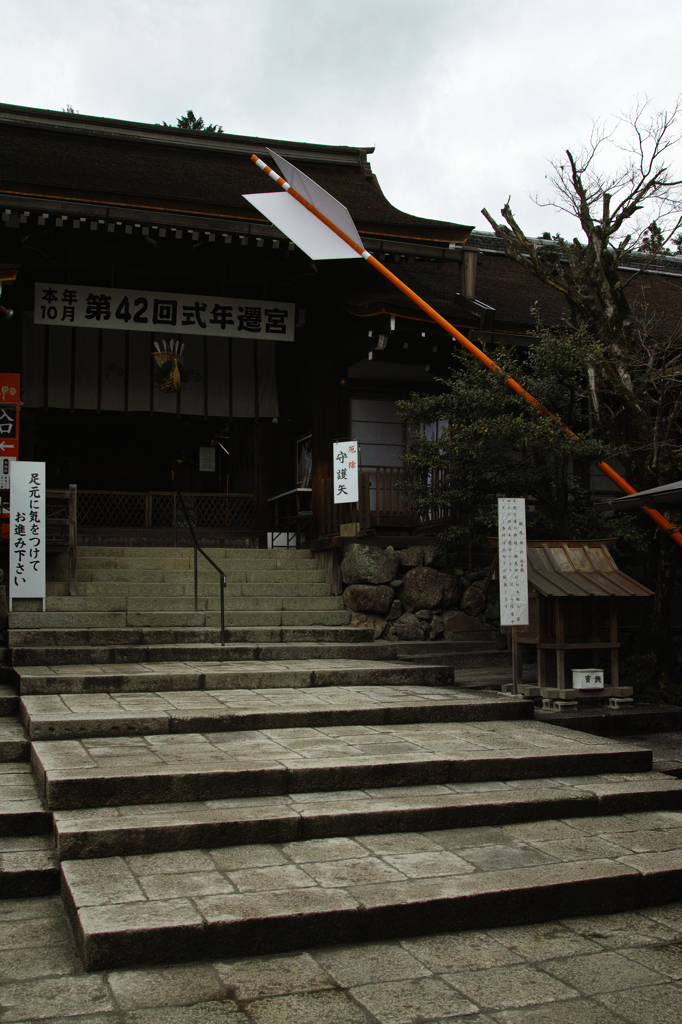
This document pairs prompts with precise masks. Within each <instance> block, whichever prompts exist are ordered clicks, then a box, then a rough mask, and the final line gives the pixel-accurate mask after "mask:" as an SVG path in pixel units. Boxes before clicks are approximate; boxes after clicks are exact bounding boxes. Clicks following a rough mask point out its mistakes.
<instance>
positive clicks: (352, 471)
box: [334, 440, 360, 505]
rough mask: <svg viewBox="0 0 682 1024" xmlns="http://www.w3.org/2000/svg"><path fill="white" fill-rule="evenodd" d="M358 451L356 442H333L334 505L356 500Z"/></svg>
mask: <svg viewBox="0 0 682 1024" xmlns="http://www.w3.org/2000/svg"><path fill="white" fill-rule="evenodd" d="M359 451H360V447H359V445H358V442H357V441H356V440H353V441H335V442H334V504H335V505H341V504H343V503H344V502H346V501H357V500H358V475H359V461H360V460H359V457H358V455H359Z"/></svg>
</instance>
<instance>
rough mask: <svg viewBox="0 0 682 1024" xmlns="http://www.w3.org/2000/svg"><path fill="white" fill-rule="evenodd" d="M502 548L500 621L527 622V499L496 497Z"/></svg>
mask: <svg viewBox="0 0 682 1024" xmlns="http://www.w3.org/2000/svg"><path fill="white" fill-rule="evenodd" d="M497 522H498V544H499V551H500V567H499V574H500V624H501V625H502V626H527V625H528V563H527V557H528V554H527V549H526V502H525V499H524V498H498V499H497Z"/></svg>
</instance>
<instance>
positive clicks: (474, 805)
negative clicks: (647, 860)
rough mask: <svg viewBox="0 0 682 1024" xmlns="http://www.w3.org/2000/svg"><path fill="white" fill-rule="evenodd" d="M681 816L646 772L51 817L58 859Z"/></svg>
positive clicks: (664, 786)
mask: <svg viewBox="0 0 682 1024" xmlns="http://www.w3.org/2000/svg"><path fill="white" fill-rule="evenodd" d="M680 810H682V782H680V781H678V780H677V779H671V778H670V776H668V775H659V774H656V773H654V772H645V773H637V774H619V775H617V776H613V777H610V776H608V775H603V776H597V777H594V778H584V777H577V778H571V777H562V778H560V779H538V780H533V782H532V785H529V784H528V782H518V781H516V780H514V781H511V782H488V783H480V782H478V783H466V782H465V783H444V784H442V785H424V786H411V787H409V788H404V789H401V788H397V789H369V790H365V791H362V790H355V791H340V792H332V793H293V794H291V795H286V796H261V797H252V798H250V799H248V798H242V799H227V800H207V801H193V802H191V803H182V802H179V803H173V804H129V805H122V806H119V807H92V808H84V809H82V810H65V811H55V812H54V828H55V837H56V843H57V849H58V851H59V856H60V858H61V859H62V860H73V859H84V858H93V857H111V856H114V855H118V856H124V855H129V854H140V853H158V852H163V851H167V850H191V849H200V848H201V847H213V846H234V845H247V846H251V845H252V844H257V843H292V842H302V841H306V840H310V839H328V838H333V837H340V836H346V835H353V834H358V833H365V834H368V835H369V834H373V835H380V834H382V833H386V832H402V833H405V832H424V831H428V830H433V829H446V828H447V829H449V828H461V829H465V828H470V829H477V830H478V834H477V838H478V840H479V842H480V844H481V845H484V844H486V843H487V842H488V841H489V839H490V836H489V832H488V830H489V829H491V828H496V827H499V826H501V825H509V824H512V823H515V822H545V821H547V820H548V819H549V823H548V824H547V826H546V831H547V834H551V831H552V824H551V821H552V819H553V820H556V819H561V818H564V819H565V818H571V819H573V818H575V819H578V818H585V819H588V821H586V823H585V824H589V819H590V818H591V817H593V816H595V815H603V814H613V815H626V814H627V815H631V814H633V813H636V812H643V811H648V812H650V813H653V812H656V811H680ZM554 830H555V832H558V833H559V834H560V833H561V831H562V828H561V826H560V825H559V826H558V827H557V826H555V828H554ZM677 835H679V833H676V835H675V838H677Z"/></svg>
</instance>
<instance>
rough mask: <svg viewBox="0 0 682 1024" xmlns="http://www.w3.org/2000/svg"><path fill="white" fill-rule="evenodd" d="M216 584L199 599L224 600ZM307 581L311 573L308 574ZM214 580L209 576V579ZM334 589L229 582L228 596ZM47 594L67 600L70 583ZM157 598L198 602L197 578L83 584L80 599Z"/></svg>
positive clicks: (51, 585)
mask: <svg viewBox="0 0 682 1024" xmlns="http://www.w3.org/2000/svg"><path fill="white" fill-rule="evenodd" d="M214 576H215V578H214V579H213V582H212V583H210V585H209V583H208V582H205V581H204V580H203V579H202V580H201V581H200V583H199V597H208V598H217V599H218V600H220V583H219V577H218V574H217V573H215V574H214ZM306 578H307V574H306ZM210 579H211V577H209V580H210ZM329 591H330V587H329V584H327V583H282V582H278V583H228V584H227V586H226V587H225V597H282V598H290V597H329V596H330V594H329ZM47 593H48V595H49V596H51V597H66V596H67V594H68V584H67V583H61V582H48V584H47ZM90 595H93V596H95V597H156V598H159V599H160V601H161V607H163V601H164V600H165V598H167V597H171V598H172V597H188V598H191V599H192V600H194V578H192V580H191V581H188V582H187V583H183V582H177V581H175V580H171V581H169V582H168V583H149V582H130V581H123V580H118V581H116V580H110V581H108V582H98V583H79V584H78V596H79V597H88V596H90Z"/></svg>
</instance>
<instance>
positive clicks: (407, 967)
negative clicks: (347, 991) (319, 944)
mask: <svg viewBox="0 0 682 1024" xmlns="http://www.w3.org/2000/svg"><path fill="white" fill-rule="evenodd" d="M315 960H316V961H317V963H318V964H320V965H321V966H322V967H323V968H324V970H325V971H327V973H328V974H329V975H330V976H331V977H332V978H333V979H334V980H335V981H337V982H338V983H339V985H341V986H342V987H343V988H353V987H354V986H356V985H368V984H371V983H372V982H374V981H376V979H377V978H381V979H382V980H383V981H400V980H405V979H408V978H421V977H430V975H431V971H430V970H429V969H428V967H426V966H425V965H424V964H423V963H420V962H419V960H418V959H417V958H415V957H414V956H411V955H410V953H409V952H408V950H407V949H404V948H402V947H401V946H400V945H398V944H397V943H389V942H377V943H372V944H363V945H361V946H342V947H336V948H332V949H329V950H320V951H318V952H316V953H315Z"/></svg>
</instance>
